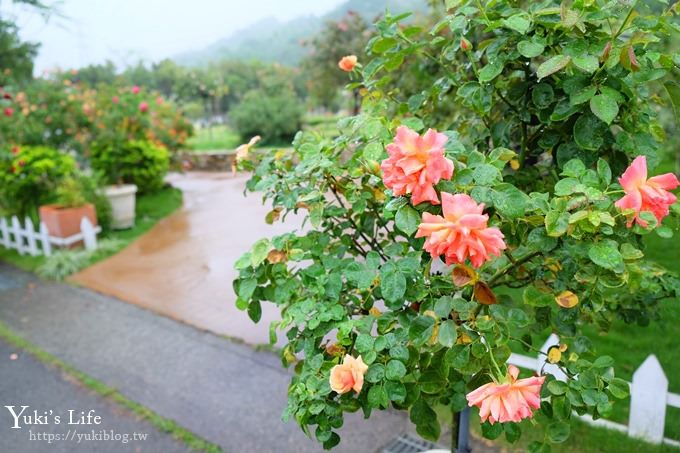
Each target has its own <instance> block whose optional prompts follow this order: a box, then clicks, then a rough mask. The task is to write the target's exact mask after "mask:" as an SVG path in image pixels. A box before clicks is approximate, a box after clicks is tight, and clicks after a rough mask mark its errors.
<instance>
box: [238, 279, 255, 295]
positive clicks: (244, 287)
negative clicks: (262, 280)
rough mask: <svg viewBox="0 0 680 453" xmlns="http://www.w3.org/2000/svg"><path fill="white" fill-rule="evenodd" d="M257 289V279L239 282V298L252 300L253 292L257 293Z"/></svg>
mask: <svg viewBox="0 0 680 453" xmlns="http://www.w3.org/2000/svg"><path fill="white" fill-rule="evenodd" d="M255 288H257V280H256V279H255V278H247V279H245V280H239V285H238V297H240V298H241V299H243V300H245V301H248V300H250V297H251V296H252V295H253V292H255Z"/></svg>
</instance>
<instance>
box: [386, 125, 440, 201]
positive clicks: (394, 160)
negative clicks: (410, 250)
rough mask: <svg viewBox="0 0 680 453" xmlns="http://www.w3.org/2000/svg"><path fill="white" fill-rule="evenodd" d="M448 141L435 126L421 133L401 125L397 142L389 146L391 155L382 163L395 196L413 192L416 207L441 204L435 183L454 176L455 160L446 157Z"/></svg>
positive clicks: (389, 186) (387, 181) (412, 199)
mask: <svg viewBox="0 0 680 453" xmlns="http://www.w3.org/2000/svg"><path fill="white" fill-rule="evenodd" d="M447 140H448V137H447V136H446V135H444V134H440V133H439V132H437V131H435V130H434V129H428V131H427V132H425V134H424V135H423V136H420V135H418V133H417V132H415V131H413V130H411V129H409V128H408V127H406V126H399V127H398V128H397V135H396V137H395V138H394V142H393V143H390V144H389V145H387V154H388V155H389V157H388V158H387V159H385V160H383V161H382V164H381V165H380V168H382V170H383V182H384V183H385V186H387V187H388V188H389V189H392V192H393V193H394V195H395V196H401V195H406V194H412V197H411V203H412V204H413V205H414V206H415V205H417V204H419V203H422V202H423V201H429V202H430V203H432V204H439V198H438V197H437V192H436V191H435V190H434V185H435V184H437V183H438V182H439V181H440V180H441V179H450V178H451V177H452V176H453V162H452V161H451V160H450V159H447V158H446V157H445V156H444V144H446V141H447Z"/></svg>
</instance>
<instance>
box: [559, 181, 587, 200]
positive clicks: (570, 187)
mask: <svg viewBox="0 0 680 453" xmlns="http://www.w3.org/2000/svg"><path fill="white" fill-rule="evenodd" d="M583 189H585V187H584V186H583V184H581V183H580V182H579V181H578V179H574V178H565V179H560V180H559V181H557V184H555V195H557V196H558V197H563V196H565V195H571V194H572V193H574V192H581V191H583Z"/></svg>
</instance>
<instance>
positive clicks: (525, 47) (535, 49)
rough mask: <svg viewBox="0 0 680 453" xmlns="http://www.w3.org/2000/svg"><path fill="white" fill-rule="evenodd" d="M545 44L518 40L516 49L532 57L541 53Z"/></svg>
mask: <svg viewBox="0 0 680 453" xmlns="http://www.w3.org/2000/svg"><path fill="white" fill-rule="evenodd" d="M544 49H545V46H544V45H543V44H540V43H537V42H534V41H526V40H525V41H520V42H519V43H518V44H517V51H518V52H519V53H520V54H521V55H522V56H523V57H527V58H534V57H537V56H539V55H540V54H542V53H543V50H544Z"/></svg>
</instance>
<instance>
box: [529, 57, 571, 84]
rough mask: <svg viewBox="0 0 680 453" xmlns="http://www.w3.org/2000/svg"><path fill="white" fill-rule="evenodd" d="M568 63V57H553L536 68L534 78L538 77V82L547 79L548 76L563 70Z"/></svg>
mask: <svg viewBox="0 0 680 453" xmlns="http://www.w3.org/2000/svg"><path fill="white" fill-rule="evenodd" d="M570 61H571V57H570V56H567V55H555V56H554V57H552V58H550V59H549V60H547V61H544V62H543V63H541V65H540V66H539V67H538V70H536V76H538V79H539V80H540V79H543V78H545V77H548V76H549V75H551V74H554V73H556V72H558V71H560V70H562V69H564V68H565V67H566V66H567V65H568V64H569V62H570Z"/></svg>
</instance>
